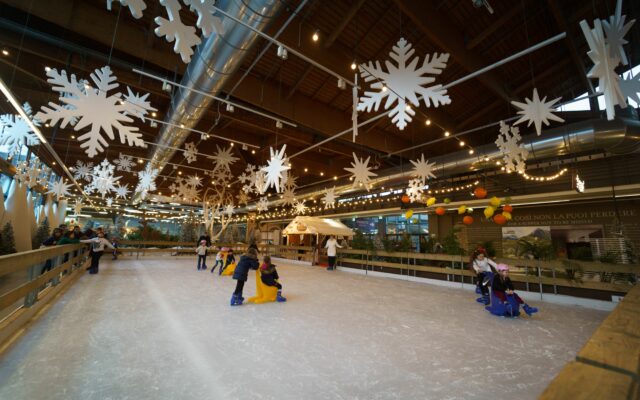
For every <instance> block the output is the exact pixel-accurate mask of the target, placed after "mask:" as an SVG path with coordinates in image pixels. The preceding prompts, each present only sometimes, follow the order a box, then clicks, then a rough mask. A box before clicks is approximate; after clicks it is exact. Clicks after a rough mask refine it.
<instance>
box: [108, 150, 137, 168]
mask: <svg viewBox="0 0 640 400" xmlns="http://www.w3.org/2000/svg"><path fill="white" fill-rule="evenodd" d="M113 163H114V164H115V165H116V171H123V172H131V167H133V166H135V165H136V163H135V162H133V157H132V156H128V155H126V154H122V153H120V154H119V157H118V158H116V159H115V160H113Z"/></svg>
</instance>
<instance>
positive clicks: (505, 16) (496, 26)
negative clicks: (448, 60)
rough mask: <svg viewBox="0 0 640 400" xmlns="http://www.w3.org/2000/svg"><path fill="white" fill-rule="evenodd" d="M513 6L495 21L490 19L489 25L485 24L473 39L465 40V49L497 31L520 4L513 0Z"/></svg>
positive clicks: (515, 13)
mask: <svg viewBox="0 0 640 400" xmlns="http://www.w3.org/2000/svg"><path fill="white" fill-rule="evenodd" d="M514 4H515V5H514V6H513V7H511V8H510V9H509V11H507V12H506V13H504V14H502V15H501V16H500V18H498V19H497V20H495V21H491V23H490V24H489V26H487V27H486V28H485V29H484V30H483V31H482V32H480V33H479V34H478V35H476V36H475V37H474V38H473V39H471V40H469V41H468V42H467V45H466V48H467V50H472V49H473V48H474V47H476V46H477V45H479V44H480V43H482V42H483V41H484V40H485V39H486V38H488V37H489V36H490V35H491V34H492V33H494V32H495V31H497V30H498V29H500V28H501V27H502V25H504V24H505V23H506V22H507V21H510V20H511V19H513V18H514V17H515V16H516V15H517V14H518V12H520V11H521V7H522V4H521V3H520V2H514Z"/></svg>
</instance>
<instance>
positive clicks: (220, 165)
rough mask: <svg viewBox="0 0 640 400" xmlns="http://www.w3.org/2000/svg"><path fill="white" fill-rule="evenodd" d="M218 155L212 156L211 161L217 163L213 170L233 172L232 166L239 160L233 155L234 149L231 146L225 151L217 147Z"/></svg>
mask: <svg viewBox="0 0 640 400" xmlns="http://www.w3.org/2000/svg"><path fill="white" fill-rule="evenodd" d="M216 148H217V151H216V154H215V155H213V156H211V159H212V160H213V162H214V163H215V166H214V168H213V170H214V171H215V172H218V171H231V164H233V163H234V162H236V161H238V160H239V158H238V157H235V156H234V155H233V147H231V146H229V147H227V148H225V149H221V148H220V146H218V145H216Z"/></svg>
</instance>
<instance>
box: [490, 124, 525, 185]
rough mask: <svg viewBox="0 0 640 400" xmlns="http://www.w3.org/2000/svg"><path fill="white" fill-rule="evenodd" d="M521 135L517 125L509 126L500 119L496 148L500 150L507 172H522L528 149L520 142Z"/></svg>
mask: <svg viewBox="0 0 640 400" xmlns="http://www.w3.org/2000/svg"><path fill="white" fill-rule="evenodd" d="M520 140H522V137H521V136H520V129H518V127H517V126H511V127H510V126H509V125H508V124H505V122H504V121H500V135H498V139H497V140H496V145H497V146H498V149H500V151H501V152H502V156H503V160H504V166H505V169H506V170H507V172H511V171H518V173H521V174H522V173H524V172H525V169H526V164H525V162H526V161H527V157H528V156H529V151H528V150H527V149H526V148H525V147H524V146H522V145H521V144H520Z"/></svg>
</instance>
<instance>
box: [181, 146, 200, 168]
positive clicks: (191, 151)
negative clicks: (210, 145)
mask: <svg viewBox="0 0 640 400" xmlns="http://www.w3.org/2000/svg"><path fill="white" fill-rule="evenodd" d="M197 154H198V149H196V144H195V143H193V142H189V143H185V145H184V159H185V160H187V163H188V164H191V163H192V162H194V161H196V159H197V156H196V155H197Z"/></svg>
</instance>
